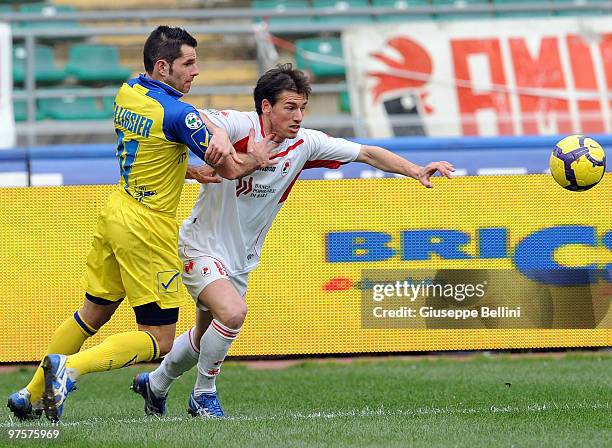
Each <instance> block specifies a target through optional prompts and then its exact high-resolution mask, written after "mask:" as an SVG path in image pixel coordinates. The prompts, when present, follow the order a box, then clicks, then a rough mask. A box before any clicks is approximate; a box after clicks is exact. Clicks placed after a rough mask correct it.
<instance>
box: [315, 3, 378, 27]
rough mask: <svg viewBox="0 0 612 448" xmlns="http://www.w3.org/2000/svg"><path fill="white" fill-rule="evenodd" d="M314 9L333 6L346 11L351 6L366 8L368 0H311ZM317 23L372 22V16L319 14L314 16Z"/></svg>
mask: <svg viewBox="0 0 612 448" xmlns="http://www.w3.org/2000/svg"><path fill="white" fill-rule="evenodd" d="M312 5H313V7H314V9H322V8H335V9H337V10H339V11H347V10H349V9H351V8H366V7H368V6H370V5H369V4H368V0H313V2H312ZM316 21H317V22H319V23H338V24H345V23H353V24H358V23H372V21H373V18H372V16H320V17H317V18H316Z"/></svg>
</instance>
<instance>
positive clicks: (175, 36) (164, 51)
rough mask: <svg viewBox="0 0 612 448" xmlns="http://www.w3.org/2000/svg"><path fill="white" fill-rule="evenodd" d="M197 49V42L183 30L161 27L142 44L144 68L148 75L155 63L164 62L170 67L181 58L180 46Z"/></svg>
mask: <svg viewBox="0 0 612 448" xmlns="http://www.w3.org/2000/svg"><path fill="white" fill-rule="evenodd" d="M183 45H188V46H190V47H193V48H195V47H197V46H198V41H197V40H195V38H194V37H193V36H192V35H191V34H189V33H188V32H187V31H185V30H184V29H183V28H179V27H176V28H172V27H169V26H165V25H161V26H158V27H157V28H155V29H154V30H153V32H152V33H151V34H150V35H149V37H148V38H147V41H146V42H145V44H144V49H143V56H144V67H145V70H146V72H147V73H148V74H151V73H153V67H154V66H155V62H156V61H159V60H162V59H163V60H164V61H166V62H168V64H170V65H172V63H173V62H174V60H175V59H178V58H180V57H181V46H183Z"/></svg>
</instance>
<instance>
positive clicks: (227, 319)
mask: <svg viewBox="0 0 612 448" xmlns="http://www.w3.org/2000/svg"><path fill="white" fill-rule="evenodd" d="M246 315H247V305H246V303H245V302H244V301H243V300H240V301H236V303H234V304H232V306H231V307H228V309H227V310H226V313H224V316H223V317H222V318H221V319H219V320H220V321H221V323H222V324H223V325H225V326H226V327H228V328H233V329H238V328H240V327H242V324H244V320H245V319H246Z"/></svg>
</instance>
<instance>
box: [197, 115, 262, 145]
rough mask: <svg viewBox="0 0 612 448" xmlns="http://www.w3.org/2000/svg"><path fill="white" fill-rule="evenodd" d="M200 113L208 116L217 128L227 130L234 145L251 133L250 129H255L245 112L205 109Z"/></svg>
mask: <svg viewBox="0 0 612 448" xmlns="http://www.w3.org/2000/svg"><path fill="white" fill-rule="evenodd" d="M200 112H202V113H204V114H206V116H207V117H208V119H209V120H210V121H212V122H213V124H214V125H215V126H219V127H220V128H223V129H225V131H226V132H227V135H228V137H229V139H230V142H232V143H236V142H237V141H238V140H241V139H242V138H243V137H244V135H245V134H248V133H249V129H250V128H252V127H253V124H252V123H251V121H250V120H249V118H248V116H247V115H246V114H245V113H244V112H239V111H237V110H217V109H204V110H200Z"/></svg>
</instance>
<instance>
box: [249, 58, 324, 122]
mask: <svg viewBox="0 0 612 448" xmlns="http://www.w3.org/2000/svg"><path fill="white" fill-rule="evenodd" d="M283 90H290V91H292V92H296V93H297V94H299V95H304V97H305V98H306V99H308V97H309V96H310V93H311V92H312V89H311V88H310V83H309V82H308V78H306V75H305V74H304V72H302V71H300V70H297V69H294V68H293V65H291V64H289V63H288V64H279V65H277V66H276V67H275V68H272V69H270V70H268V71H267V72H266V73H264V74H263V75H262V76H261V78H259V80H258V81H257V85H256V86H255V90H254V91H253V98H254V99H255V110H256V111H257V113H258V114H259V115H261V114H262V110H261V102H262V101H263V100H268V101H269V102H270V104H272V105H273V106H274V104H275V103H276V101H277V100H278V97H279V96H280V94H281V92H282V91H283Z"/></svg>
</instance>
